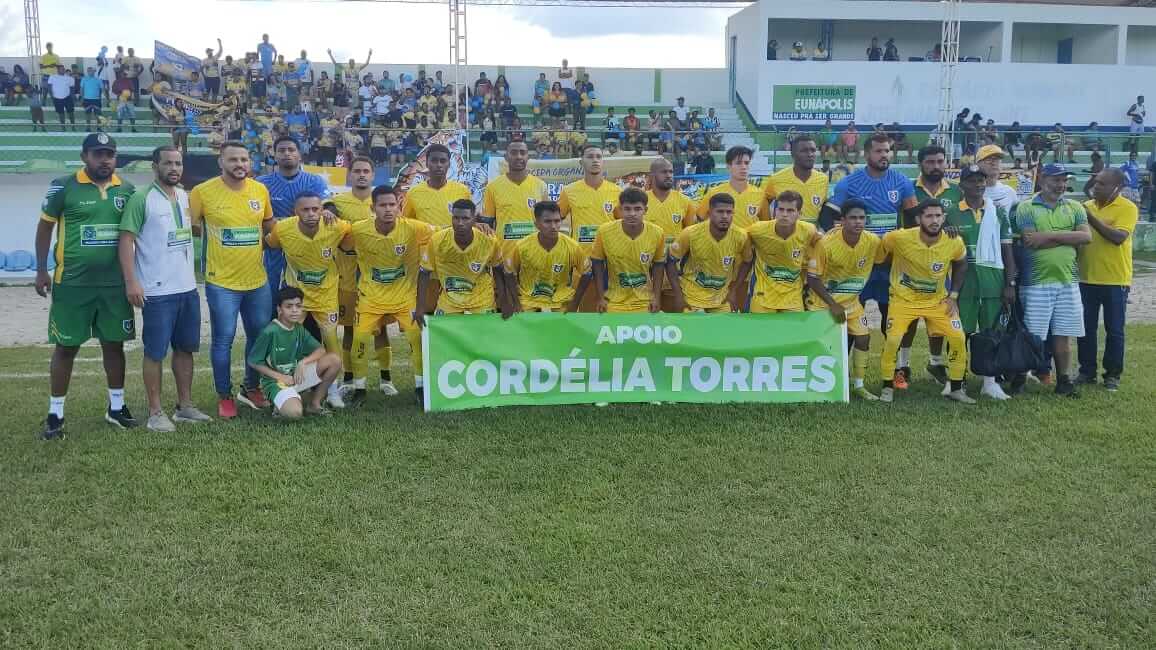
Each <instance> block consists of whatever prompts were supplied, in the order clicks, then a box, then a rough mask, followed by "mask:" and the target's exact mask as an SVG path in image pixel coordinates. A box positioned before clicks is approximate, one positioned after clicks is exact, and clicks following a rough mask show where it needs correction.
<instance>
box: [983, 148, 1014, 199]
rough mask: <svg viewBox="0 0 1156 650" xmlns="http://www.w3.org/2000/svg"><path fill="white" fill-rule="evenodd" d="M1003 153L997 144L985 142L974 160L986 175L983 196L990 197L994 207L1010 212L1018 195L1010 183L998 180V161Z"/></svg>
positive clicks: (1001, 158)
mask: <svg viewBox="0 0 1156 650" xmlns="http://www.w3.org/2000/svg"><path fill="white" fill-rule="evenodd" d="M1004 155H1005V154H1004V151H1003V149H1000V148H999V145H994V144H985V145H983V146H982V147H980V148H979V151H978V152H976V154H975V162H976V164H977V165H979V168H980V169H982V170H983V173H984V175H985V176H987V189H985V190H984V192H983V196H984V198H987V199H991V202H992V203H994V204H995V207H997V208H1000V209H1002V210H1005V211H1006V212H1007V214H1011V209H1012V206H1013V205H1015V204H1016V203H1019V200H1020V197H1019V195H1018V194H1016V191H1015V190H1014V189H1012V187H1011V186H1010V185H1008V184H1006V183H1002V182H1000V180H999V172H1000V162H1001V161H1002V160H1003V157H1004Z"/></svg>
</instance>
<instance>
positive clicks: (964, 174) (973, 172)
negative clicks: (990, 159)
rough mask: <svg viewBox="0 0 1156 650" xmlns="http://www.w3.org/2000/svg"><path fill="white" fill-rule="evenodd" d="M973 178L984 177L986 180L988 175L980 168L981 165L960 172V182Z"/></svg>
mask: <svg viewBox="0 0 1156 650" xmlns="http://www.w3.org/2000/svg"><path fill="white" fill-rule="evenodd" d="M972 176H983V177H985V178H986V177H987V174H985V173H984V171H983V170H982V169H980V168H979V165H968V166H966V167H964V168H963V169H961V170H959V180H961V181H962V180H964V179H967V178H971V177H972Z"/></svg>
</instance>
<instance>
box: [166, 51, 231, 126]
mask: <svg viewBox="0 0 1156 650" xmlns="http://www.w3.org/2000/svg"><path fill="white" fill-rule="evenodd" d="M153 47H154V52H153V85H152V87H151V88H150V89H149V92H150V94H149V97H150V98H151V99H152V105H153V111H154V112H155V113H156V115H157V116H158V118H160V120H161V121H162V122H167V123H169V124H179V125H184V126H185V127H187V128H188V129H189V130H190V131H191V132H192V133H199V132H200V128H202V127H205V128H208V127H211V126H212V125H213V123H214V122H218V121H221V120H223V119H225V118H226V117H228V116H230V115H232V114H234V113H235V112H236V111H237V101H236V99H235V98H234V97H231V96H230V97H226V98H225V99H224V100H222V101H220V102H207V101H205V100H203V99H198V98H196V97H192V96H190V95H189V94H188V93H189V91H190V90H191V89H192V88H193V87H194V85H195V87H196V88H198V89H203V88H204V82H203V81H201V80H198V81H196V82H195V83H194V82H193V81H192V74H191V73H193V72H196V71H198V70H200V69H201V61H200V59H198V58H197V57H195V56H192V55H189V54H185V53H184V52H181V51H180V50H178V49H176V48H173V47H171V46H169V45H165V44H164V43H162V42H160V41H154V42H153Z"/></svg>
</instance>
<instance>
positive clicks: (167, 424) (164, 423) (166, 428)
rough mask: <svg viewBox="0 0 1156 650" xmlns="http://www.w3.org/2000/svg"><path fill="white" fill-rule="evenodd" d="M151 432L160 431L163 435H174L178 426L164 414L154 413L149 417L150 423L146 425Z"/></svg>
mask: <svg viewBox="0 0 1156 650" xmlns="http://www.w3.org/2000/svg"><path fill="white" fill-rule="evenodd" d="M145 426H146V427H148V430H149V431H159V432H161V433H172V432H173V431H176V430H177V425H175V424H173V421H172V420H170V419H169V416H167V415H165V414H164V413H154V414H152V415H150V416H149V421H148V423H147V424H146V425H145Z"/></svg>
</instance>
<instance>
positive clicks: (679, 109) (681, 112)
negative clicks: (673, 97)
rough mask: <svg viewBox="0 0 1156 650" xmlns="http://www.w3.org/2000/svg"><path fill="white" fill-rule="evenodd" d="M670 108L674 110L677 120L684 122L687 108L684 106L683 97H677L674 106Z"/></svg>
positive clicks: (684, 100)
mask: <svg viewBox="0 0 1156 650" xmlns="http://www.w3.org/2000/svg"><path fill="white" fill-rule="evenodd" d="M670 110H672V111H674V114H675V115H676V116H677V117H678V121H679V122H682V123H686V115H687V111H688V110H689V109H688V108H687V106H686V98H685V97H679V98H678V103H677V104H675V105H674V107H673V108H671V109H670Z"/></svg>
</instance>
